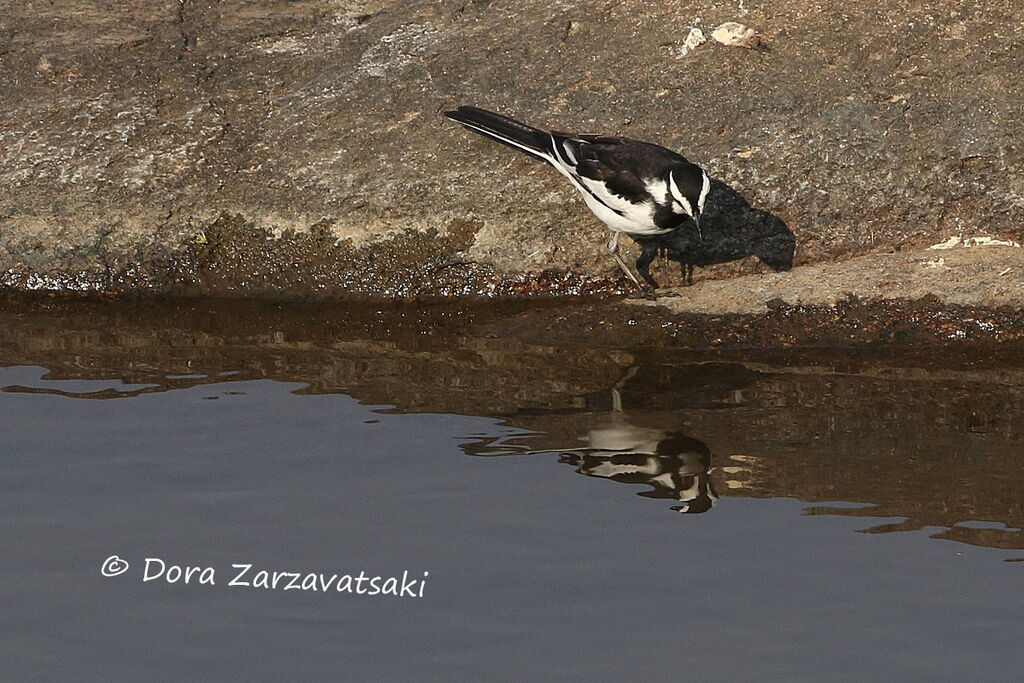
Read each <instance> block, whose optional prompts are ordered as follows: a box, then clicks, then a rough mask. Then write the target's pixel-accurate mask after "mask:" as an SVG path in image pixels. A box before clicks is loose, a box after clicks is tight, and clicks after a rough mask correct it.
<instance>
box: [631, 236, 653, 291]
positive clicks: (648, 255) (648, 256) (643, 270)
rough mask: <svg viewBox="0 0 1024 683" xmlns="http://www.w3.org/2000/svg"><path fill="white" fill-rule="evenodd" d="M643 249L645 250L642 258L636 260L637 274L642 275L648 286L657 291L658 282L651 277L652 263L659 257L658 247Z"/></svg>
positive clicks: (648, 246)
mask: <svg viewBox="0 0 1024 683" xmlns="http://www.w3.org/2000/svg"><path fill="white" fill-rule="evenodd" d="M643 249H644V250H643V252H642V253H641V254H640V258H638V259H637V260H636V272H638V273H640V276H641V277H643V279H644V280H646V281H647V284H649V285H650V286H651V287H653V288H654V289H657V288H658V282H657V280H655V279H654V278H653V277H651V262H652V261H654V257H655V256H657V255H658V247H656V246H653V245H646V246H644V248H643Z"/></svg>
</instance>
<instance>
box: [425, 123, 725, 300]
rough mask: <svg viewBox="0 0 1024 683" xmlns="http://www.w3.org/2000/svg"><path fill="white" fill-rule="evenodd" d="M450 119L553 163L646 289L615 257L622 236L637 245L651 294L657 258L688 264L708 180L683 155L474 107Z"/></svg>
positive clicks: (688, 273)
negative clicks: (538, 124) (529, 122)
mask: <svg viewBox="0 0 1024 683" xmlns="http://www.w3.org/2000/svg"><path fill="white" fill-rule="evenodd" d="M445 116H447V117H448V118H450V119H452V120H453V121H457V122H459V123H461V124H462V125H463V126H465V127H466V128H468V129H469V130H471V131H473V132H475V133H480V134H481V135H485V136H487V137H489V138H491V139H492V140H497V141H498V142H502V143H504V144H506V145H509V146H511V147H514V148H516V149H518V150H520V151H523V152H526V153H527V154H530V155H532V156H534V157H536V158H538V159H541V160H543V161H546V162H548V163H549V164H551V165H552V166H554V167H555V169H556V170H557V171H558V172H559V173H561V174H562V175H564V176H565V177H566V178H568V179H569V182H571V183H572V184H573V186H574V187H575V188H576V189H577V190H579V192H580V194H582V195H583V200H584V201H585V202H586V203H587V206H588V207H589V208H590V210H591V211H593V212H594V215H596V216H597V217H598V218H600V219H601V220H602V221H604V223H605V225H607V226H608V229H609V230H611V239H609V240H608V250H609V251H610V252H611V255H612V257H613V258H614V259H615V262H616V263H618V264H619V267H620V268H622V270H623V272H625V273H626V275H627V276H629V278H630V279H631V280H632V281H633V282H634V283H635V284H636V285H637V287H641V288H642V286H641V285H640V282H639V281H638V280H637V278H636V276H635V275H634V274H633V273H632V272H631V271H630V270H629V267H628V266H627V265H626V263H625V262H624V261H623V260H622V257H621V256H619V254H618V240H619V235H620V234H622V233H626V234H627V235H629V236H630V237H632V238H633V240H634V241H635V242H636V243H637V244H639V245H640V248H641V254H640V258H638V259H637V261H636V269H637V272H639V273H640V275H641V277H643V279H644V280H645V281H646V282H647V283H648V284H649V285H650V286H651V287H653V288H655V289H657V287H658V283H657V282H656V281H655V279H654V278H653V277H651V273H650V266H651V263H652V262H653V261H654V259H655V257H656V256H657V255H658V253H659V252H662V253H665V254H666V255H668V256H669V257H670V258H674V260H678V261H680V262H681V263H682V264H683V276H684V279H686V280H689V279H690V278H691V277H692V263H690V264H688V263H687V262H686V260H685V254H686V253H687V252H692V251H693V250H694V249H695V247H696V245H699V242H700V240H701V239H702V236H701V232H700V217H701V214H702V213H703V212H704V203H705V201H706V200H707V197H708V192H709V191H710V189H711V179H710V178H709V177H708V174H707V173H705V172H704V170H703V169H701V168H700V167H699V166H697V165H696V164H693V163H691V162H689V161H687V160H686V159H685V158H684V157H683V156H681V155H679V154H677V153H675V152H673V151H671V150H669V149H666V148H664V147H662V146H660V145H655V144H652V143H650V142H641V141H639V140H631V139H629V138H621V137H605V136H599V135H573V134H569V133H559V132H556V131H542V130H539V129H537V128H534V127H532V126H528V125H526V124H524V123H520V122H519V121H516V120H515V119H511V118H509V117H507V116H502V115H501V114H495V113H494V112H490V111H487V110H485V109H479V108H477V107H465V106H464V107H459V108H458V109H456V110H454V111H449V112H445Z"/></svg>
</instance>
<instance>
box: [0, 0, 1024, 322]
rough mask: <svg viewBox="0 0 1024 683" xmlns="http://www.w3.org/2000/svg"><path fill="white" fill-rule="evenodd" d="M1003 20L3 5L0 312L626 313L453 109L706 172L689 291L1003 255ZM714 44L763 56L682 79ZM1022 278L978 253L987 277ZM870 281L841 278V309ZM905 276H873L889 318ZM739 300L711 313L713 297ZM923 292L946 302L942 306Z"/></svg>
mask: <svg viewBox="0 0 1024 683" xmlns="http://www.w3.org/2000/svg"><path fill="white" fill-rule="evenodd" d="M1022 12H1024V0H1010V1H1009V2H995V1H994V0H986V1H984V2H982V3H967V2H953V3H948V4H944V5H942V6H941V7H939V6H934V5H933V4H928V3H923V2H919V1H917V0H902V1H897V2H882V1H881V0H869V1H868V2H865V3H858V5H857V6H856V7H847V6H839V5H837V6H835V7H834V8H826V9H825V10H822V9H821V6H820V5H817V4H814V3H809V2H807V1H806V0H781V1H780V2H777V3H770V4H765V5H762V6H759V7H752V8H750V9H737V8H735V7H732V6H726V5H717V4H713V5H707V4H702V3H689V2H686V3H682V4H680V3H668V4H662V5H651V4H650V3H643V2H640V1H639V0H615V1H612V0H609V1H608V2H601V3H596V4H595V3H588V2H581V1H567V2H562V3H558V4H557V5H552V4H551V3H547V2H541V1H540V0H493V1H486V0H480V1H472V0H441V1H431V2H426V1H418V2H417V1H414V2H402V3H399V2H390V1H388V0H366V1H342V0H321V1H318V2H314V1H312V0H306V1H302V0H299V1H293V2H270V1H269V0H263V1H258V2H257V1H253V2H243V3H230V4H223V3H218V2H212V1H210V0H146V1H142V0H121V1H119V2H112V1H103V0H91V1H87V0H69V1H68V2H62V3H49V2H41V1H36V0H28V1H26V2H22V3H15V4H11V5H10V6H9V7H8V8H7V9H6V10H5V11H4V17H3V19H2V20H0V21H2V23H0V79H2V82H3V83H4V84H5V96H4V98H3V101H2V102H0V187H2V188H3V194H2V199H0V286H6V287H13V288H26V289H58V290H59V289H79V290H80V289H86V290H90V289H97V290H106V291H126V290H127V291H134V290H140V289H142V290H157V291H169V292H199V293H214V294H219V293H232V292H234V293H245V294H300V295H303V294H316V293H321V294H344V293H357V294H358V293H375V294H388V295H399V296H412V295H428V294H440V295H448V294H456V293H474V292H483V293H488V292H498V293H521V292H549V291H598V290H602V289H609V288H615V287H617V286H619V285H620V284H621V283H620V281H619V279H618V276H617V275H616V273H615V268H614V264H613V263H612V262H611V261H610V260H609V259H608V258H607V257H606V256H605V254H604V253H603V252H604V241H605V231H604V229H603V228H602V227H601V225H600V224H599V223H598V221H597V220H596V219H595V218H593V217H592V216H591V215H590V213H589V212H588V211H587V210H586V209H585V207H584V206H583V203H582V201H581V200H580V199H579V198H577V197H576V196H575V194H574V191H573V190H572V189H571V188H569V187H568V186H567V185H566V184H565V183H564V182H563V181H562V180H561V179H560V178H559V177H558V176H557V174H555V173H554V171H552V170H551V169H549V168H545V167H544V166H542V165H541V164H538V163H536V162H533V161H532V160H530V159H529V158H526V157H523V156H519V155H515V154H513V153H511V152H510V151H509V150H507V149H505V148H503V147H500V146H497V145H494V144H491V143H489V142H488V141H486V140H482V139H479V138H476V137H474V136H470V135H468V134H466V133H465V132H464V131H463V130H461V129H460V128H459V127H458V126H455V125H451V124H450V123H448V122H445V121H444V120H443V119H442V118H441V116H440V112H441V111H443V110H444V109H447V108H450V107H452V106H454V105H458V104H467V103H471V104H476V105H479V106H484V107H488V108H493V109H496V110H499V111H502V112H505V113H508V114H512V115H515V116H517V117H519V118H522V119H524V120H526V121H528V122H531V123H534V124H537V125H540V126H551V127H557V128H561V129H581V130H585V131H588V132H602V133H617V134H625V135H629V136H631V137H636V138H640V139H647V140H652V141H657V142H660V143H662V144H665V145H667V146H670V147H673V148H676V149H678V150H680V151H682V152H683V153H684V154H686V155H687V156H688V157H689V158H691V159H692V160H694V161H696V162H699V163H701V164H702V165H704V166H706V167H707V168H708V169H709V171H710V172H711V173H712V175H713V176H715V178H716V179H717V181H719V182H718V183H716V186H715V191H714V192H713V193H712V196H711V198H710V200H709V205H710V207H718V208H717V211H718V213H717V214H716V215H717V218H716V219H715V220H714V221H712V220H709V222H708V224H707V225H706V226H705V228H706V232H707V233H708V239H709V244H710V247H709V255H708V257H707V258H706V259H705V260H704V263H703V265H705V266H706V267H705V268H701V269H699V270H698V274H697V279H698V280H701V279H704V280H711V279H714V280H721V279H722V278H725V277H729V276H734V275H738V274H748V275H747V277H751V276H750V275H749V274H751V273H757V272H767V270H769V269H771V268H785V267H787V266H788V265H790V263H789V262H787V257H788V261H790V262H792V263H793V264H795V265H797V266H803V265H812V264H829V263H832V262H835V261H840V260H846V259H849V258H850V257H853V256H858V255H863V254H882V253H888V252H892V251H901V252H909V251H913V250H919V249H924V248H925V247H927V246H929V245H932V244H936V243H940V242H943V241H945V240H948V239H949V238H951V237H957V236H960V235H963V236H966V237H983V236H989V237H994V238H1001V239H1009V240H1015V241H1017V242H1021V241H1024V229H1022V227H1021V225H1022V221H1024V172H1022V171H1024V145H1022V144H1021V142H1020V136H1019V127H1020V121H1021V120H1024V96H1022V95H1024V93H1022V85H1021V83H1022V81H1021V78H1020V74H1021V73H1024V25H1022V24H1021V23H1020V21H1019V17H1020V16H1021V14H1022ZM729 21H736V22H739V23H742V24H743V25H745V26H748V27H750V28H752V29H753V30H755V31H756V32H757V34H758V35H759V37H760V38H761V40H762V41H763V45H762V46H761V49H758V50H740V49H735V48H729V47H725V46H723V45H719V44H717V43H715V42H714V41H709V42H707V43H706V44H703V45H696V46H692V47H691V48H689V49H682V48H684V47H685V45H684V44H685V43H686V40H687V37H688V36H689V35H690V34H691V29H693V28H702V30H703V31H705V32H708V33H710V32H712V31H713V30H714V28H715V27H717V26H721V25H722V24H724V23H726V22H729ZM733 209H737V210H735V211H734V210H733ZM709 210H711V209H709ZM709 219H710V217H709ZM1018 252H1019V250H1018ZM1018 252H1014V253H1012V254H1003V253H1001V252H1000V253H999V254H997V253H996V252H994V251H993V252H988V251H977V252H975V251H971V252H970V253H971V254H972V256H971V258H972V259H980V262H981V263H982V264H984V260H985V259H988V258H990V257H991V258H993V259H1003V258H1008V259H1014V258H1017V256H1016V253H1018ZM925 257H927V258H928V259H934V258H936V256H935V254H934V253H932V252H926V254H925V256H921V258H925ZM886 263H890V264H891V263H892V260H891V259H887V258H883V257H881V256H879V257H878V258H873V259H867V260H862V261H861V260H858V261H848V262H847V263H846V264H845V265H844V266H843V267H844V268H846V269H848V270H849V269H854V271H855V272H853V274H851V275H849V276H848V277H849V278H852V279H856V278H857V277H858V275H857V272H859V271H856V269H857V268H863V269H868V270H869V271H871V272H874V271H873V270H872V269H875V268H877V267H878V266H879V264H886ZM1000 263H1002V261H1000ZM905 265H906V267H907V268H908V269H909V270H908V271H907V272H909V273H912V272H916V270H917V269H919V268H920V259H918V258H917V257H909V258H908V259H907V261H906V264H905ZM815 267H816V268H817V267H819V266H818V265H815ZM820 267H821V268H823V269H824V270H821V271H817V270H816V271H813V272H814V273H818V272H825V271H827V270H828V267H827V266H825V265H821V266H820ZM1006 267H1009V266H1002V267H1001V268H1000V269H999V270H1003V269H1004V268H1006ZM979 270H981V271H984V272H985V273H988V270H987V269H985V268H984V267H981V266H979ZM655 272H656V274H657V275H658V277H659V278H660V279H662V280H663V281H664V282H666V283H667V284H678V276H677V275H675V272H674V270H671V269H668V268H667V267H665V266H664V265H659V264H656V268H655ZM865 272H867V271H865ZM1012 272H1013V275H1014V276H1015V277H1016V278H1017V280H1016V282H1020V268H1014V270H1013V271H1012ZM541 273H543V275H539V274H541ZM903 275H904V273H903V271H899V270H893V271H891V272H890V273H889V275H887V276H886V277H891V278H892V279H893V282H894V285H893V287H892V288H891V291H892V292H893V293H898V292H899V286H898V283H899V280H900V278H902V277H903ZM673 277H675V278H676V279H675V280H673ZM787 277H788V276H787V275H780V276H770V278H772V279H764V280H762V282H766V283H771V285H772V286H771V289H772V291H766V292H765V293H764V295H765V296H768V295H769V294H771V295H772V296H771V297H769V298H772V297H774V296H783V298H786V295H780V294H778V293H776V292H775V287H776V285H778V286H780V287H781V286H783V284H784V283H785V282H786V281H787ZM844 277H845V276H844ZM871 277H874V276H871ZM871 277H867V276H865V277H864V278H863V279H865V280H866V281H870V280H871ZM986 277H987V275H986ZM749 282H750V280H737V281H734V282H733V284H731V285H730V284H726V283H725V282H724V281H723V282H722V283H718V282H716V283H711V282H706V283H705V284H704V285H703V286H705V287H708V288H710V287H712V284H713V285H714V286H715V287H723V288H725V289H722V290H721V293H720V296H723V297H729V296H733V295H738V294H739V293H741V292H743V291H744V290H745V289H746V288H748V287H749ZM929 282H930V283H931V284H928V285H927V286H926V287H925V288H926V289H928V290H929V291H931V292H932V293H935V294H938V295H939V296H940V297H942V296H944V292H945V288H944V282H945V280H943V279H942V278H936V279H934V280H933V281H929ZM730 287H731V288H732V289H729V288H730ZM844 288H845V285H843V286H841V287H838V288H836V289H835V290H834V291H832V292H828V291H824V292H823V293H822V294H821V296H823V297H824V298H825V299H828V298H829V297H832V298H833V299H834V298H839V297H841V296H843V291H844ZM989 288H990V282H989V281H988V280H985V279H982V280H978V281H968V282H965V284H964V285H963V288H962V289H963V291H962V292H961V293H958V294H957V297H958V300H960V299H963V300H965V301H972V302H975V303H985V302H986V300H987V299H986V297H988V293H989ZM1017 289H1018V290H1019V286H1018V287H1017ZM698 291H699V290H698ZM686 294H687V296H689V295H690V292H689V290H688V291H687V292H686ZM681 300H682V299H681ZM1014 301H1016V302H1018V303H1019V302H1020V299H1014ZM761 303H763V301H762V302H761ZM1003 303H1005V301H1003Z"/></svg>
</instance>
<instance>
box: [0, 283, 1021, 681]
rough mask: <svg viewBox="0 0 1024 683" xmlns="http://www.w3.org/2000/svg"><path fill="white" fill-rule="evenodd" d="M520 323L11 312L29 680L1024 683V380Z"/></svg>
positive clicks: (211, 308)
mask: <svg viewBox="0 0 1024 683" xmlns="http://www.w3.org/2000/svg"><path fill="white" fill-rule="evenodd" d="M37 308H38V310H36V309H37ZM516 317H517V313H516V312H514V311H513V312H510V313H507V314H506V315H504V316H496V315H491V314H487V315H484V314H480V313H475V314H474V313H471V312H465V311H455V312H453V311H451V310H446V311H443V312H440V313H431V312H424V311H422V310H416V311H412V310H402V309H393V310H389V311H377V310H373V309H356V308H345V307H342V306H337V307H333V308H331V307H311V308H307V309H303V310H299V311H296V310H288V309H287V308H282V307H274V306H269V305H268V306H258V305H249V306H242V305H241V304H237V305H232V304H223V303H221V304H214V303H201V302H200V303H193V304H180V303H179V304H175V305H169V306H167V307H164V308H161V307H159V306H154V305H152V304H148V305H143V304H136V305H127V304H109V305H107V304H95V303H94V304H88V305H85V304H83V305H76V304H72V305H55V306H42V307H35V308H33V307H28V308H22V309H18V310H6V311H3V312H0V318H2V320H0V322H2V323H3V325H2V332H0V365H2V366H3V367H2V369H0V387H2V389H3V390H2V391H0V435H2V444H3V445H2V450H0V458H2V459H0V466H2V473H3V475H2V478H0V486H2V487H3V495H2V496H0V506H2V507H0V511H2V514H3V518H4V520H5V525H4V527H5V530H4V533H3V539H4V540H3V546H4V553H3V555H4V562H3V569H2V577H3V580H2V583H0V595H2V598H0V600H2V607H3V637H2V639H0V662H2V663H0V669H2V671H3V678H4V680H28V679H34V680H35V679H43V680H45V679H54V678H59V679H66V678H74V679H83V680H94V679H102V680H110V679H114V678H131V679H195V678H206V679H210V678H215V679H220V678H223V679H251V678H256V679H286V680H290V679H300V678H311V677H319V678H328V677H329V678H331V679H340V680H410V679H412V680H441V679H452V678H460V679H482V680H491V679H498V680H509V679H525V680H534V679H547V680H550V679H571V680H642V679H653V680H669V679H672V680H677V679H680V678H691V679H692V678H696V679H703V680H765V679H775V678H785V679H805V680H821V679H824V678H827V679H840V680H842V679H847V680H849V679H863V678H872V679H874V678H885V679H896V678H899V679H924V680H940V679H948V680H952V679H964V678H966V679H969V680H980V679H991V680H1007V679H1011V678H1017V677H1018V675H1019V674H1020V672H1021V669H1022V665H1024V652H1022V650H1021V647H1020V644H1021V641H1020V636H1019V625H1020V618H1021V616H1020V615H1021V614H1022V613H1024V562H1019V561H1017V560H1020V559H1024V534H1022V532H1021V531H1020V528H1021V527H1022V526H1024V503H1022V501H1024V498H1022V497H1021V494H1020V491H1021V486H1022V483H1024V474H1022V470H1021V466H1020V463H1021V443H1022V440H1024V427H1022V426H1021V421H1020V415H1021V409H1022V407H1024V370H1022V369H1020V368H1013V367H1005V366H1001V365H1000V366H997V367H989V366H985V365H984V364H981V365H980V366H976V365H971V364H964V363H960V364H953V366H951V365H950V364H948V363H947V364H943V363H942V362H940V361H939V360H936V359H937V358H938V359H942V358H948V357H949V355H950V354H947V353H945V352H944V351H943V350H939V351H937V352H936V353H934V354H931V355H930V356H928V357H925V358H922V357H917V356H915V357H911V358H909V359H908V357H907V356H906V355H905V354H904V355H900V354H896V355H894V354H892V353H889V352H888V351H887V350H875V351H872V352H870V353H864V352H859V355H858V354H854V353H852V352H851V351H846V352H837V351H828V352H815V353H805V354H796V355H794V356H792V357H790V358H789V359H788V360H786V361H785V362H783V361H779V360H772V361H770V362H769V361H767V360H766V357H767V356H768V355H770V354H767V353H765V352H763V351H759V350H756V349H752V350H745V351H738V352H736V353H733V354H732V355H731V356H729V357H728V358H725V357H722V356H721V354H718V355H713V354H706V355H704V356H701V355H700V354H693V353H690V354H685V353H682V352H681V351H678V350H672V349H660V350H656V351H655V350H649V351H643V350H636V349H630V348H629V347H628V345H621V346H602V347H591V346H587V345H585V344H580V343H579V342H578V340H577V341H573V342H559V341H557V340H556V341H552V340H537V339H530V338H529V335H528V334H523V333H522V331H521V329H522V327H523V326H521V325H516V324H515V322H514V321H515V320H516ZM510 321H511V322H510ZM508 330H519V332H517V333H511V332H508ZM962 352H963V349H959V350H958V353H960V355H961V356H962V355H963V353H962ZM855 355H856V356H858V357H856V358H854V357H853V356H855ZM968 355H969V354H968ZM773 357H774V356H773ZM113 556H117V558H116V559H113V560H112V559H110V558H112V557H113ZM188 568H195V569H193V570H192V571H188ZM104 571H106V573H108V574H113V575H112V576H104V575H103V572H104ZM122 571H123V573H119V572H122ZM275 573H276V574H277V576H276V587H275ZM147 579H148V580H147ZM169 579H170V580H169ZM232 583H235V584H237V585H231V584H232ZM288 585H292V588H288V587H287V586H288ZM394 593H398V595H394Z"/></svg>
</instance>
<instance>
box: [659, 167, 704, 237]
mask: <svg viewBox="0 0 1024 683" xmlns="http://www.w3.org/2000/svg"><path fill="white" fill-rule="evenodd" d="M668 191H669V197H671V199H672V204H673V207H672V210H673V211H675V212H676V213H681V214H685V215H686V216H688V217H689V218H690V219H691V220H692V221H693V224H694V226H695V227H696V228H697V234H698V236H699V235H700V217H701V214H703V213H704V204H705V202H706V201H707V198H708V192H710V191H711V178H709V177H708V174H707V173H705V172H704V171H703V170H701V168H700V167H699V166H695V165H694V164H686V165H685V166H677V167H675V168H673V169H672V170H671V171H669V173H668Z"/></svg>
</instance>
